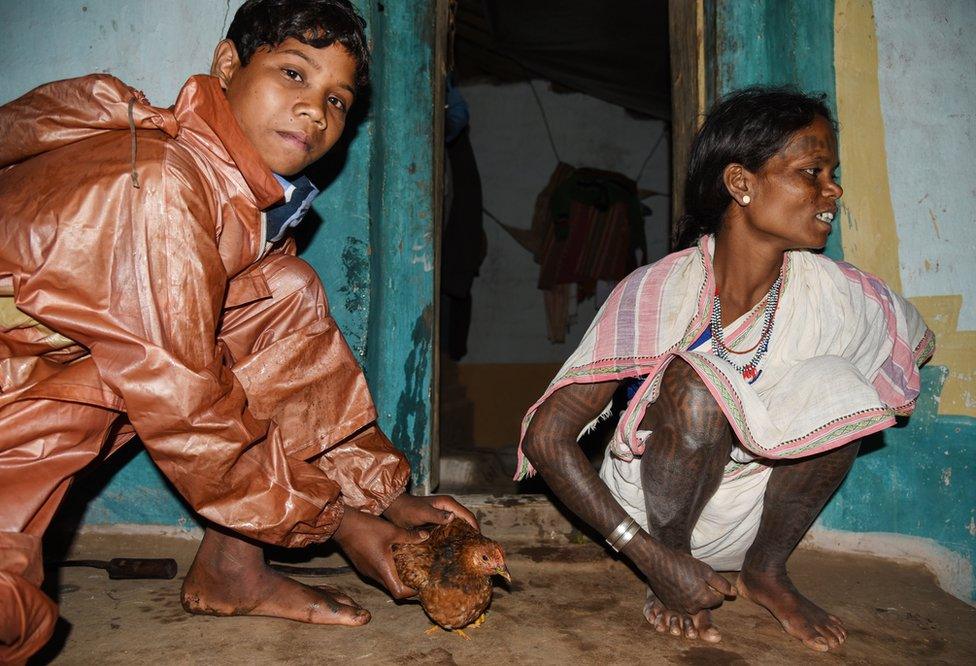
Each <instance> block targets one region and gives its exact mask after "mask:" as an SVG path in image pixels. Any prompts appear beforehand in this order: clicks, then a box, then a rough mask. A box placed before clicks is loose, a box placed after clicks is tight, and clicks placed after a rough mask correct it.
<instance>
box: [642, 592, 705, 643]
mask: <svg viewBox="0 0 976 666" xmlns="http://www.w3.org/2000/svg"><path fill="white" fill-rule="evenodd" d="M644 617H645V618H646V619H647V621H648V623H650V625H651V626H652V627H654V629H655V630H656V631H657V632H658V633H659V634H663V633H670V634H671V635H672V636H684V637H685V638H690V639H698V638H700V639H702V640H703V641H705V642H706V643H718V642H719V641H720V640H722V634H720V633H719V631H718V629H716V628H715V625H713V624H712V612H711V611H710V610H703V611H700V612H698V613H695V614H694V615H688V614H687V613H678V612H676V611H672V610H668V609H667V608H665V607H664V604H662V603H661V602H660V600H659V599H658V598H657V597H656V596H655V595H654V592H652V591H651V588H647V598H646V599H645V600H644Z"/></svg>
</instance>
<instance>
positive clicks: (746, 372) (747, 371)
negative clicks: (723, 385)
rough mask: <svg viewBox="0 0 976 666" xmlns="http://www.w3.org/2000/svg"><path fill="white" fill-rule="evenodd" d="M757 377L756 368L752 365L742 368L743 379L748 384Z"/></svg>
mask: <svg viewBox="0 0 976 666" xmlns="http://www.w3.org/2000/svg"><path fill="white" fill-rule="evenodd" d="M755 376H756V368H754V367H753V365H752V364H751V363H750V364H749V365H747V366H746V367H744V368H742V377H743V379H745V380H746V381H747V382H751V381H752V380H753V379H754V378H755Z"/></svg>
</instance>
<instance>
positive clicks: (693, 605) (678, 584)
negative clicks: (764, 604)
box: [621, 533, 735, 615]
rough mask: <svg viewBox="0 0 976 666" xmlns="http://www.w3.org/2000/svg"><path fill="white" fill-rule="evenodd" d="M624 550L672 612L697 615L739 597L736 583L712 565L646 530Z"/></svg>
mask: <svg viewBox="0 0 976 666" xmlns="http://www.w3.org/2000/svg"><path fill="white" fill-rule="evenodd" d="M621 552H623V554H624V555H626V556H627V557H628V558H629V559H630V560H631V561H632V562H633V563H634V564H636V565H637V566H638V568H639V569H640V570H641V571H642V572H643V573H644V575H645V576H646V577H647V581H648V583H649V584H650V586H651V590H653V591H654V594H655V595H657V598H658V599H659V600H660V601H661V603H662V604H664V606H665V607H667V608H668V609H670V610H672V611H677V612H681V613H687V614H689V615H694V614H695V613H697V612H699V611H702V610H705V609H708V608H715V607H716V606H718V605H719V604H721V603H722V601H724V600H725V597H726V596H735V588H733V587H732V584H731V583H729V581H727V580H725V579H724V578H723V577H722V576H720V575H718V574H717V573H716V572H715V570H714V569H712V568H711V567H710V566H708V565H707V564H705V563H704V562H702V561H701V560H698V559H695V558H694V557H692V556H691V555H688V554H687V553H683V552H681V551H678V550H674V549H672V548H668V547H667V546H665V545H663V544H660V543H658V542H656V541H654V540H653V539H651V537H650V536H648V535H647V534H646V533H640V534H638V535H637V536H636V537H634V539H633V540H631V542H630V543H628V544H627V545H626V546H625V547H624V549H623V550H622V551H621Z"/></svg>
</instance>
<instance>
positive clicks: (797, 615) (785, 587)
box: [736, 570, 847, 652]
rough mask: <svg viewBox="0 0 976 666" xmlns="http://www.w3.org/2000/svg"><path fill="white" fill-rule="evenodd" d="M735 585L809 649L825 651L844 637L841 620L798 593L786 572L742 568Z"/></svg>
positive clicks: (740, 592) (845, 635)
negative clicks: (759, 571)
mask: <svg viewBox="0 0 976 666" xmlns="http://www.w3.org/2000/svg"><path fill="white" fill-rule="evenodd" d="M736 588H737V589H738V591H739V594H741V595H742V596H744V597H746V598H747V599H749V600H751V601H753V602H754V603H757V604H759V605H760V606H762V607H763V608H765V609H766V610H768V611H769V612H770V613H772V615H773V617H775V618H776V619H777V620H778V621H779V623H780V624H781V625H783V629H784V630H785V631H786V633H788V634H789V635H790V636H794V637H795V638H799V639H800V640H801V641H803V644H804V645H806V646H807V647H808V648H810V649H811V650H816V651H817V652H826V651H827V650H832V649H834V648H836V647H838V646H839V645H840V644H841V643H843V642H844V641H845V640H846V639H847V630H846V629H844V625H843V624H842V623H841V621H840V620H839V619H838V618H837V617H835V616H833V615H831V614H829V613H828V612H827V611H825V610H824V609H822V608H820V606H817V605H816V604H815V603H813V602H812V601H810V600H809V599H807V598H806V597H804V596H803V595H802V594H800V593H799V591H797V589H796V587H794V586H793V583H792V581H790V578H789V576H787V575H786V572H785V571H784V572H782V573H753V572H749V571H746V570H743V571H742V573H740V574H739V580H738V581H737V582H736Z"/></svg>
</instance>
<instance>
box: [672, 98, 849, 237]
mask: <svg viewBox="0 0 976 666" xmlns="http://www.w3.org/2000/svg"><path fill="white" fill-rule="evenodd" d="M817 116H823V117H824V118H825V119H826V120H827V121H828V122H829V123H830V124H831V125H832V126H834V129H835V131H836V125H834V120H833V116H832V115H831V113H830V109H828V108H827V105H826V104H825V103H824V101H823V97H822V96H821V97H812V96H810V95H804V94H802V93H800V92H798V91H797V90H795V89H793V88H759V87H757V88H745V89H743V90H738V91H736V92H733V93H731V94H729V95H728V96H727V97H725V99H723V100H722V101H721V102H719V103H718V104H717V105H716V106H715V107H713V108H712V110H711V111H710V112H709V114H708V115H707V116H706V117H705V122H704V124H703V125H702V126H701V129H700V130H698V134H696V135H695V140H694V142H693V143H692V145H691V158H690V159H689V160H688V177H687V179H686V180H685V215H684V216H683V217H682V218H681V219H680V220H678V223H677V224H676V225H675V227H674V233H673V234H672V246H673V248H674V249H675V250H681V249H684V248H686V247H691V246H692V245H694V244H695V242H696V241H697V240H698V238H699V237H701V236H702V235H704V234H713V233H715V232H716V231H718V228H719V226H720V225H721V224H722V215H723V214H724V213H725V211H726V209H727V208H728V206H729V204H730V203H731V202H732V195H730V194H729V191H728V190H727V189H726V187H725V183H724V181H723V172H724V171H725V167H727V166H728V165H729V164H741V165H742V166H744V167H745V168H747V169H749V171H753V172H755V171H758V170H759V168H760V167H762V165H763V164H765V163H766V160H768V159H769V158H770V157H772V156H773V155H775V154H776V153H778V152H779V151H780V149H782V148H783V146H785V145H786V143H787V141H789V138H790V137H791V136H792V135H793V134H794V133H795V132H797V131H798V130H801V129H803V128H804V127H806V126H807V125H809V124H810V123H812V122H813V120H814V118H816V117H817Z"/></svg>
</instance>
